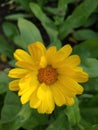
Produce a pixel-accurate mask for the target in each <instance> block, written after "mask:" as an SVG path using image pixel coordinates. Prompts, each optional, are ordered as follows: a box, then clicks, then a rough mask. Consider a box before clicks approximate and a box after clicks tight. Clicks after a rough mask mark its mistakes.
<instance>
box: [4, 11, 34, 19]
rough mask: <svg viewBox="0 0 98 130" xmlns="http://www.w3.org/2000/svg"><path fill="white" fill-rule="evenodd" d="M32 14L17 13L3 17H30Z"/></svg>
mask: <svg viewBox="0 0 98 130" xmlns="http://www.w3.org/2000/svg"><path fill="white" fill-rule="evenodd" d="M31 16H32V15H30V14H22V13H17V14H10V15H7V16H5V19H7V20H15V21H16V20H17V19H19V18H30V17H31Z"/></svg>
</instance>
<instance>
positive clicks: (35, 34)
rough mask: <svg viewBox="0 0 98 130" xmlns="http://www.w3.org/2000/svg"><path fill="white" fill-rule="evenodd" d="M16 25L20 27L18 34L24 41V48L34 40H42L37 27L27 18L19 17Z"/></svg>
mask: <svg viewBox="0 0 98 130" xmlns="http://www.w3.org/2000/svg"><path fill="white" fill-rule="evenodd" d="M18 26H19V29H20V34H21V38H22V40H23V41H24V42H25V46H24V48H25V49H26V48H27V45H28V44H30V43H33V42H36V41H40V42H43V40H42V37H41V34H40V32H39V30H38V29H37V27H36V26H35V25H34V24H33V23H31V22H30V21H28V20H25V19H19V21H18Z"/></svg>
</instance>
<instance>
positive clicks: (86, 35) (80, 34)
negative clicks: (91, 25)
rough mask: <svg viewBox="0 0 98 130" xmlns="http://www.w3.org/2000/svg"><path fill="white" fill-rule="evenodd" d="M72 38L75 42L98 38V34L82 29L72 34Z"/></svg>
mask: <svg viewBox="0 0 98 130" xmlns="http://www.w3.org/2000/svg"><path fill="white" fill-rule="evenodd" d="M73 37H74V38H75V39H76V40H88V39H92V38H98V34H97V33H95V32H94V31H92V30H90V29H82V30H78V31H76V32H74V33H73Z"/></svg>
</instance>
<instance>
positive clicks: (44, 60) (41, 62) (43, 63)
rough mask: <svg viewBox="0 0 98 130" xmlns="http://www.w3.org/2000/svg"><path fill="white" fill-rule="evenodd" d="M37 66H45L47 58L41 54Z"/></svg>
mask: <svg viewBox="0 0 98 130" xmlns="http://www.w3.org/2000/svg"><path fill="white" fill-rule="evenodd" d="M39 66H40V67H41V68H44V67H46V66H47V60H46V58H45V56H42V57H41V60H40V63H39Z"/></svg>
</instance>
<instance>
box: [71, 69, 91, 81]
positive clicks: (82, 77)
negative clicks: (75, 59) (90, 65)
mask: <svg viewBox="0 0 98 130" xmlns="http://www.w3.org/2000/svg"><path fill="white" fill-rule="evenodd" d="M72 78H73V79H74V80H75V81H77V82H79V83H84V82H87V81H88V78H89V76H88V74H87V73H86V72H83V71H75V74H74V75H73V76H72Z"/></svg>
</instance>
